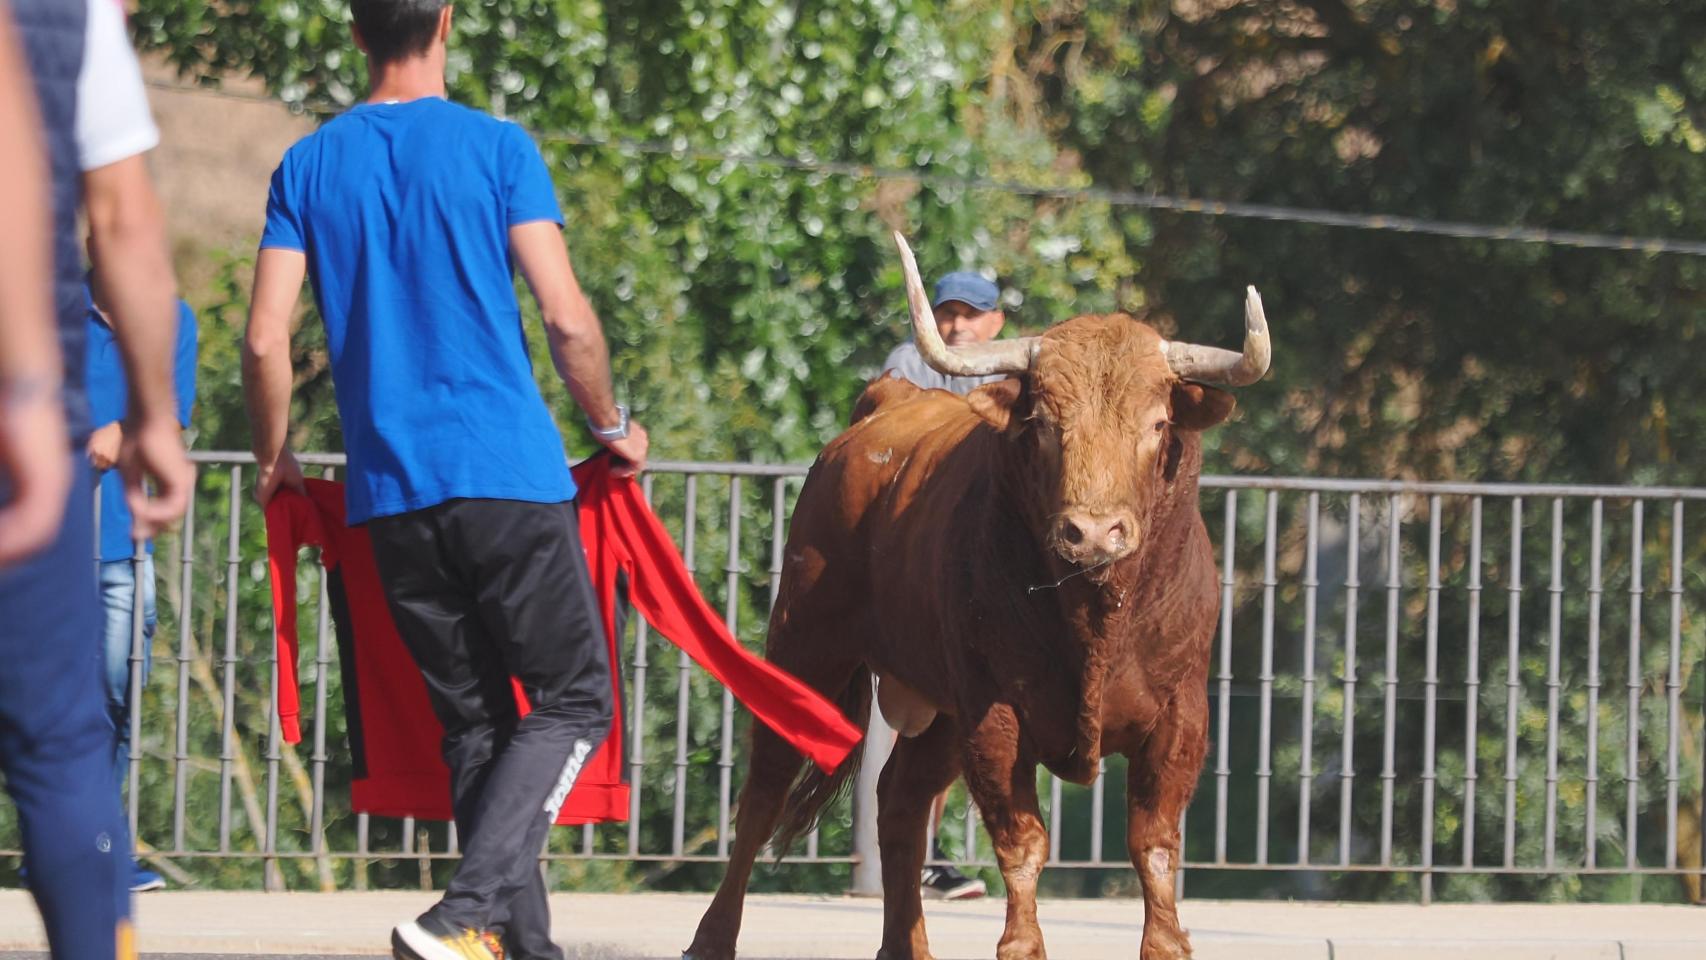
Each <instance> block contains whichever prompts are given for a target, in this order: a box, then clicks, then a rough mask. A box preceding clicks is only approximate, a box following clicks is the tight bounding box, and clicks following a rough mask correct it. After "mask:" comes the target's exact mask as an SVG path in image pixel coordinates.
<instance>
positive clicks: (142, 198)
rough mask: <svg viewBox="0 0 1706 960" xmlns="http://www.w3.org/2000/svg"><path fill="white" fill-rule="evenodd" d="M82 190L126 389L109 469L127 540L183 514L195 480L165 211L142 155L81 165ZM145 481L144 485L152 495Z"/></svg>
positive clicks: (148, 534)
mask: <svg viewBox="0 0 1706 960" xmlns="http://www.w3.org/2000/svg"><path fill="white" fill-rule="evenodd" d="M83 196H84V202H85V204H86V206H87V209H88V215H89V243H90V246H91V248H92V252H93V255H94V260H95V264H96V268H95V269H96V270H97V271H98V275H99V280H100V283H101V288H102V289H103V290H104V291H106V297H107V301H108V303H107V308H108V310H109V311H110V317H111V319H112V322H113V334H114V336H115V337H116V338H117V340H118V345H119V353H120V355H121V356H122V357H123V359H124V369H125V375H126V379H127V380H128V381H129V385H130V397H129V401H128V403H127V405H126V407H125V411H126V412H125V421H126V427H125V430H124V440H123V442H122V445H121V447H120V450H121V452H120V456H119V471H120V473H122V474H123V475H124V480H125V499H126V500H127V501H128V502H129V504H130V508H131V514H132V516H133V517H134V518H135V526H134V529H133V536H136V537H138V538H140V539H146V538H149V537H152V536H154V534H156V533H158V532H159V531H160V530H162V529H164V528H166V527H167V526H170V525H171V524H172V523H173V522H175V521H176V520H177V519H178V518H179V517H181V516H183V515H184V510H185V509H187V508H188V506H189V498H190V492H191V488H192V487H193V486H194V484H195V469H194V468H193V467H191V466H190V462H189V459H188V458H187V457H186V456H185V455H184V439H183V435H182V434H181V432H180V427H179V425H178V414H177V399H176V395H175V392H174V390H173V386H172V355H173V352H174V349H175V347H176V345H177V330H178V290H177V282H176V281H175V280H174V279H173V276H172V258H171V255H170V253H169V252H168V250H167V246H166V217H165V214H164V213H162V212H161V209H160V200H159V198H158V197H157V196H156V195H155V193H154V183H153V181H152V180H151V179H149V176H148V166H147V162H146V160H145V159H144V155H143V154H136V155H134V156H130V157H126V158H125V159H123V160H119V161H117V162H116V163H110V164H107V165H106V166H104V167H96V168H95V169H93V170H89V171H86V172H85V173H84V174H83ZM147 480H152V481H153V484H154V495H153V496H152V497H150V496H149V494H148V490H147V487H146V484H145V481H147Z"/></svg>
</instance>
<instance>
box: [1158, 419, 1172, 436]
mask: <svg viewBox="0 0 1706 960" xmlns="http://www.w3.org/2000/svg"><path fill="white" fill-rule="evenodd" d="M1171 422H1172V421H1169V420H1157V421H1155V432H1156V433H1161V432H1163V431H1165V430H1166V429H1167V427H1168V425H1169V424H1170V423H1171Z"/></svg>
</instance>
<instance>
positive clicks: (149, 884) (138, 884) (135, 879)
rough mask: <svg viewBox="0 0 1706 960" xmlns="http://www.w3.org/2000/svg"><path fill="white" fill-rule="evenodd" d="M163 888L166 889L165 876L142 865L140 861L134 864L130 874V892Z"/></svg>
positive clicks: (144, 891) (143, 891) (145, 891)
mask: <svg viewBox="0 0 1706 960" xmlns="http://www.w3.org/2000/svg"><path fill="white" fill-rule="evenodd" d="M164 889H166V878H165V877H162V876H160V875H159V874H158V873H155V872H154V871H152V870H150V869H148V868H147V867H144V866H143V865H142V864H140V863H139V864H137V865H136V869H135V871H134V872H132V873H131V875H130V892H131V893H147V892H148V891H149V890H164Z"/></svg>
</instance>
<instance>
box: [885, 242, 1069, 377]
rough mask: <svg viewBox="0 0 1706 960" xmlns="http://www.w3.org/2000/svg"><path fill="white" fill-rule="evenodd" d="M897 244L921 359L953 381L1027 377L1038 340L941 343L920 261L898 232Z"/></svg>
mask: <svg viewBox="0 0 1706 960" xmlns="http://www.w3.org/2000/svg"><path fill="white" fill-rule="evenodd" d="M894 244H895V246H896V247H899V248H900V267H901V270H902V272H904V273H905V274H906V305H907V306H908V307H909V308H911V310H912V338H913V340H915V341H916V342H917V344H918V355H919V356H921V357H923V358H924V362H925V363H928V364H929V365H930V367H931V369H933V370H935V371H937V372H938V373H945V374H947V375H948V376H950V377H986V376H990V375H992V374H998V373H1024V372H1025V371H1026V370H1029V369H1030V368H1031V359H1032V357H1034V356H1035V355H1036V351H1037V338H1036V337H1016V338H1014V339H1012V340H991V341H989V342H988V343H974V344H969V345H967V346H963V347H950V346H948V345H947V344H946V343H943V342H942V333H941V331H939V330H937V329H936V317H935V316H934V315H933V314H932V313H931V312H930V298H929V297H927V296H925V294H924V281H923V280H921V279H919V277H918V261H917V260H916V259H914V258H913V256H912V248H911V247H909V246H907V244H906V238H905V237H903V236H901V233H900V231H899V230H896V231H895V233H894Z"/></svg>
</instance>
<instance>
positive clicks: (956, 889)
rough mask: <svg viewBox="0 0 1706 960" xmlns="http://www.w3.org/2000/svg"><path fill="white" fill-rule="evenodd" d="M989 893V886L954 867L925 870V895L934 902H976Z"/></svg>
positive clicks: (927, 868)
mask: <svg viewBox="0 0 1706 960" xmlns="http://www.w3.org/2000/svg"><path fill="white" fill-rule="evenodd" d="M988 892H989V885H988V884H985V883H984V882H983V881H982V880H978V879H975V878H973V877H968V876H966V875H965V874H963V873H961V872H959V871H958V870H956V869H954V868H953V867H952V866H942V867H925V868H924V895H925V896H926V897H928V898H930V899H932V900H976V899H977V898H978V897H981V896H983V895H984V894H986V893H988Z"/></svg>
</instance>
